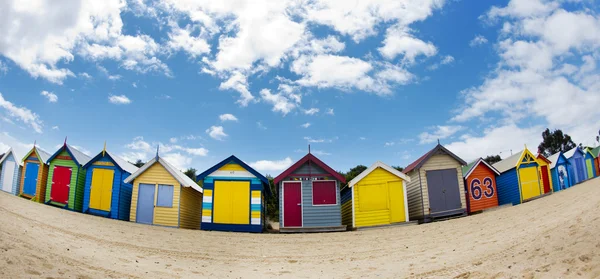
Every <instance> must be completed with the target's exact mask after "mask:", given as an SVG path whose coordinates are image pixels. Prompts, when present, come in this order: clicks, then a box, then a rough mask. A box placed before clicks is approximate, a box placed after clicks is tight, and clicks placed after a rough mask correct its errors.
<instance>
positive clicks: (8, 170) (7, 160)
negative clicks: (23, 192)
mask: <svg viewBox="0 0 600 279" xmlns="http://www.w3.org/2000/svg"><path fill="white" fill-rule="evenodd" d="M20 168H21V165H20V164H19V163H18V161H17V159H16V158H15V154H14V152H13V151H12V148H9V149H8V151H6V152H5V153H4V154H2V155H0V190H2V191H4V192H7V193H10V194H13V195H17V194H18V191H19V175H20V173H21V172H20V170H21V169H20Z"/></svg>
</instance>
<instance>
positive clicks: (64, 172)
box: [50, 166, 71, 204]
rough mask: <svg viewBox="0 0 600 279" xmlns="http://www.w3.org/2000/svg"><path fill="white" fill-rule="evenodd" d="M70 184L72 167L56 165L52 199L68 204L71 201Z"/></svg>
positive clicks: (53, 176) (51, 193)
mask: <svg viewBox="0 0 600 279" xmlns="http://www.w3.org/2000/svg"><path fill="white" fill-rule="evenodd" d="M69 184H71V168H68V167H59V166H56V167H54V174H53V175H52V191H51V192H50V199H51V200H52V201H55V202H60V203H64V204H66V203H67V202H68V201H69V186H70V185H69Z"/></svg>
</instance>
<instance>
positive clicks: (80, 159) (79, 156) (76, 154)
mask: <svg viewBox="0 0 600 279" xmlns="http://www.w3.org/2000/svg"><path fill="white" fill-rule="evenodd" d="M63 149H65V150H67V152H68V153H69V154H71V157H73V160H74V161H75V163H77V164H79V165H81V166H84V165H85V164H87V162H89V161H90V159H92V158H90V156H88V155H85V154H84V153H83V152H81V151H79V150H77V148H75V147H73V146H71V145H70V144H66V143H65V144H64V145H63V146H62V147H61V148H59V149H58V150H57V151H56V152H54V154H52V156H50V158H48V160H46V163H50V161H52V159H54V157H56V156H58V154H60V153H61V152H62V151H63Z"/></svg>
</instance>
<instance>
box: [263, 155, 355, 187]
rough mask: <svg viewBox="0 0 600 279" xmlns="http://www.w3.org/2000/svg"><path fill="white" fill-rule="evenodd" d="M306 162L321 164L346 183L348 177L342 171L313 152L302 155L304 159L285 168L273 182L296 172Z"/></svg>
mask: <svg viewBox="0 0 600 279" xmlns="http://www.w3.org/2000/svg"><path fill="white" fill-rule="evenodd" d="M306 162H311V163H314V164H315V165H317V166H319V167H320V168H322V169H323V170H325V171H326V172H327V173H329V174H330V175H331V176H333V177H335V179H337V180H339V181H341V182H342V183H346V178H345V177H344V176H342V175H341V174H340V173H338V172H337V171H335V170H333V169H332V168H330V167H329V166H328V165H327V164H325V163H323V161H321V160H319V158H317V157H315V155H312V154H311V153H308V154H306V156H304V157H302V159H300V160H298V162H296V163H295V164H293V165H292V166H291V167H289V168H288V169H287V170H285V171H284V172H282V173H281V174H280V175H278V176H277V177H275V179H273V183H275V184H277V183H279V182H280V181H281V180H283V179H284V178H286V177H287V176H289V175H290V174H292V172H294V171H295V170H296V169H298V168H299V167H301V166H302V165H304V163H306Z"/></svg>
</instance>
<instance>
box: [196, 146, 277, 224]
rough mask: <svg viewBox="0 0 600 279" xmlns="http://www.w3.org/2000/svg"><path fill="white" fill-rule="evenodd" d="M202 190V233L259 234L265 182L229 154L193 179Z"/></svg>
mask: <svg viewBox="0 0 600 279" xmlns="http://www.w3.org/2000/svg"><path fill="white" fill-rule="evenodd" d="M196 181H201V182H202V186H203V188H204V191H205V192H204V199H203V203H202V226H201V229H202V230H210V231H213V230H214V231H235V232H262V231H263V228H264V226H265V195H270V194H271V192H270V188H269V180H268V179H267V178H266V177H264V176H263V175H261V174H260V173H258V172H257V171H255V170H254V169H253V168H251V167H250V166H248V165H247V164H246V163H244V162H242V160H240V159H238V158H237V157H235V156H233V155H231V156H230V157H228V158H227V159H225V160H223V161H221V162H220V163H218V164H216V165H214V166H213V167H211V168H210V169H208V170H206V171H205V172H203V173H201V174H199V175H198V176H196Z"/></svg>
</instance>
